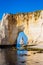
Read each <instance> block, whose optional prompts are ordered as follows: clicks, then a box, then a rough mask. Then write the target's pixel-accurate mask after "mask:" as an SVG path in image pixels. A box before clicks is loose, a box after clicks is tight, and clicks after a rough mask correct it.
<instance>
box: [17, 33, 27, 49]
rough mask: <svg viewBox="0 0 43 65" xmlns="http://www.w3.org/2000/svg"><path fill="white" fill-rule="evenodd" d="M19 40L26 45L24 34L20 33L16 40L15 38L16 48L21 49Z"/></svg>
mask: <svg viewBox="0 0 43 65" xmlns="http://www.w3.org/2000/svg"><path fill="white" fill-rule="evenodd" d="M21 39H23V44H24V45H26V44H27V42H28V38H27V36H26V35H25V33H24V32H20V33H19V35H18V38H17V48H18V47H21V42H20V41H21Z"/></svg>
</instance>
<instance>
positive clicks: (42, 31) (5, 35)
mask: <svg viewBox="0 0 43 65" xmlns="http://www.w3.org/2000/svg"><path fill="white" fill-rule="evenodd" d="M20 31H24V33H25V34H26V35H27V37H28V41H29V43H31V42H32V43H35V42H43V10H42V11H36V12H32V13H20V14H4V16H3V18H2V21H1V24H0V36H1V37H0V38H1V44H15V43H16V40H17V37H18V33H19V32H20Z"/></svg>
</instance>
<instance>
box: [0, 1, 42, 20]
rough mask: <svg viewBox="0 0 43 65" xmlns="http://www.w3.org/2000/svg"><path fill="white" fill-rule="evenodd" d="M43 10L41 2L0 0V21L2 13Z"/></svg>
mask: <svg viewBox="0 0 43 65" xmlns="http://www.w3.org/2000/svg"><path fill="white" fill-rule="evenodd" d="M36 10H43V0H0V19H1V18H2V15H3V13H13V14H15V13H20V12H32V11H36Z"/></svg>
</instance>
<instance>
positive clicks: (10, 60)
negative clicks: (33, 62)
mask: <svg viewBox="0 0 43 65" xmlns="http://www.w3.org/2000/svg"><path fill="white" fill-rule="evenodd" d="M26 54H27V51H26V50H13V49H12V48H7V49H1V51H0V65H25V62H26V58H25V56H24V55H26Z"/></svg>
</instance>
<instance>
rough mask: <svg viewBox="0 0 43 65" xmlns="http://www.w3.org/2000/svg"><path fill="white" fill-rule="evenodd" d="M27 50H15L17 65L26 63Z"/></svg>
mask: <svg viewBox="0 0 43 65" xmlns="http://www.w3.org/2000/svg"><path fill="white" fill-rule="evenodd" d="M25 55H27V50H17V59H18V65H26V57H25Z"/></svg>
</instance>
